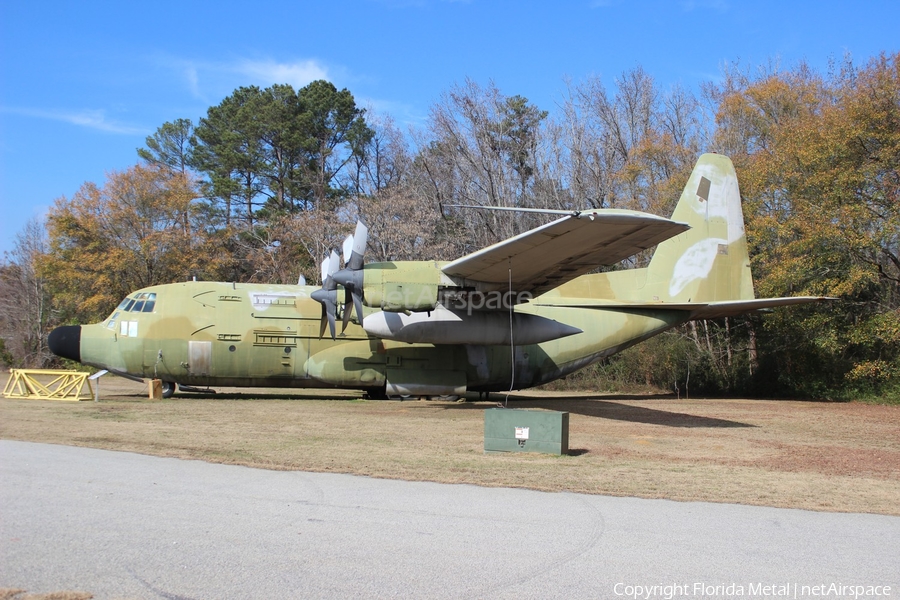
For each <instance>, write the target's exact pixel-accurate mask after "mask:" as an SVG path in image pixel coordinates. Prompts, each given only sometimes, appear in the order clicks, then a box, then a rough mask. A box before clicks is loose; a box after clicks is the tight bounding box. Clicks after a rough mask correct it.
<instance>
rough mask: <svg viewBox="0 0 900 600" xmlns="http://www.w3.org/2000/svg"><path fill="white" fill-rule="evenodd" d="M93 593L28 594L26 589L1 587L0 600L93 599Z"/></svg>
mask: <svg viewBox="0 0 900 600" xmlns="http://www.w3.org/2000/svg"><path fill="white" fill-rule="evenodd" d="M93 597H94V595H93V594H89V593H87V592H66V591H63V592H49V593H47V594H28V593H26V592H25V590H19V589H13V588H0V600H91V598H93Z"/></svg>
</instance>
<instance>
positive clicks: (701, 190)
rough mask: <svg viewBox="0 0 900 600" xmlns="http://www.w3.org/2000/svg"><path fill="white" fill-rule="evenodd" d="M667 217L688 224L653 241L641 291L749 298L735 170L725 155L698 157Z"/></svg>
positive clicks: (689, 298) (659, 296) (677, 297)
mask: <svg viewBox="0 0 900 600" xmlns="http://www.w3.org/2000/svg"><path fill="white" fill-rule="evenodd" d="M672 220H674V221H681V222H684V223H688V224H689V225H690V226H691V229H690V230H688V231H686V232H684V233H682V234H680V235H677V236H675V237H674V238H671V239H669V240H666V241H665V242H662V243H661V244H659V246H657V248H656V251H655V252H654V254H653V258H652V259H651V260H650V265H649V267H648V268H647V283H646V285H645V288H644V289H645V292H647V293H649V294H652V295H653V299H654V300H663V301H667V302H719V301H725V300H752V299H753V298H754V293H753V279H752V278H751V275H750V256H749V254H748V252H747V238H746V236H745V234H744V217H743V214H742V212H741V195H740V191H739V189H738V181H737V173H736V172H735V170H734V165H733V164H732V163H731V160H730V159H729V158H728V157H726V156H722V155H720V154H704V155H703V156H701V157H700V159H699V160H698V161H697V165H696V166H695V167H694V170H693V172H692V173H691V176H690V178H689V179H688V182H687V185H686V186H685V187H684V192H682V194H681V199H680V200H679V201H678V204H677V205H676V207H675V212H674V213H672Z"/></svg>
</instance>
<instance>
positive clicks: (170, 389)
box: [162, 381, 175, 398]
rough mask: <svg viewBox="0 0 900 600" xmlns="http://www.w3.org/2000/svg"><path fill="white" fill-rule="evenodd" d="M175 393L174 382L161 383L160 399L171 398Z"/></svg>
mask: <svg viewBox="0 0 900 600" xmlns="http://www.w3.org/2000/svg"><path fill="white" fill-rule="evenodd" d="M174 393H175V382H174V381H163V382H162V397H163V398H171V397H172V395H173V394H174Z"/></svg>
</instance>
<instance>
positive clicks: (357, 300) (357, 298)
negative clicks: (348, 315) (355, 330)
mask: <svg viewBox="0 0 900 600" xmlns="http://www.w3.org/2000/svg"><path fill="white" fill-rule="evenodd" d="M352 295H353V306H355V307H356V318H357V319H359V325H360V327H362V324H363V310H362V295H360V294H359V293H358V292H353V294H352Z"/></svg>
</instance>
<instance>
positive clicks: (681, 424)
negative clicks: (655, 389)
mask: <svg viewBox="0 0 900 600" xmlns="http://www.w3.org/2000/svg"><path fill="white" fill-rule="evenodd" d="M220 391H221V392H223V393H220V394H216V395H189V394H183V395H176V397H175V398H173V399H171V400H163V401H159V400H157V401H153V400H147V399H146V394H147V388H146V386H145V385H142V384H138V383H132V382H129V381H126V380H122V379H110V378H104V379H103V380H102V381H101V388H100V397H101V401H100V402H98V403H97V402H91V401H87V402H79V403H63V402H50V401H35V400H10V399H0V437H3V438H6V439H17V440H29V441H39V442H50V443H59V444H71V445H81V446H90V447H95V448H107V449H113V450H126V451H133V452H140V453H145V454H154V455H159V456H173V457H179V458H190V459H199V460H206V461H211V462H222V463H231V464H242V465H248V466H254V467H263V468H270V469H289V470H305V471H320V472H340V473H355V474H360V475H369V476H374V477H385V478H394V479H408V480H427V481H438V482H447V483H471V484H477V485H487V486H504V487H525V488H532V489H539V490H549V491H571V492H584V493H592V494H612V495H627V496H639V497H647V498H668V499H672V500H704V501H712V502H735V503H743V504H758V505H767V506H781V507H795V508H805V509H813V510H833V511H852V512H871V513H882V514H893V515H898V514H900V407H894V406H876V405H868V404H857V403H841V404H834V403H822V402H796V401H770V400H744V399H727V400H721V399H690V400H684V399H682V400H678V399H676V398H672V397H665V396H652V395H645V396H644V395H608V394H602V395H601V394H589V393H565V392H540V391H537V392H529V393H522V394H515V395H513V396H511V397H510V401H509V406H510V408H524V409H546V410H560V411H568V412H569V413H570V421H569V423H570V427H569V446H570V448H571V452H570V453H569V455H567V456H549V455H540V454H519V453H514V454H491V455H485V454H484V452H483V434H484V429H483V424H484V414H483V411H484V410H486V409H489V408H493V407H494V406H496V405H497V401H498V400H502V399H503V396H502V395H493V396H492V400H493V401H492V402H467V403H462V404H459V403H451V402H424V401H406V402H399V401H387V402H378V401H371V402H370V401H365V400H362V399H361V397H360V395H359V394H358V393H355V392H324V393H323V392H321V391H316V392H309V391H297V392H293V391H292V392H284V391H280V390H270V389H265V390H237V389H222V390H220Z"/></svg>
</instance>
